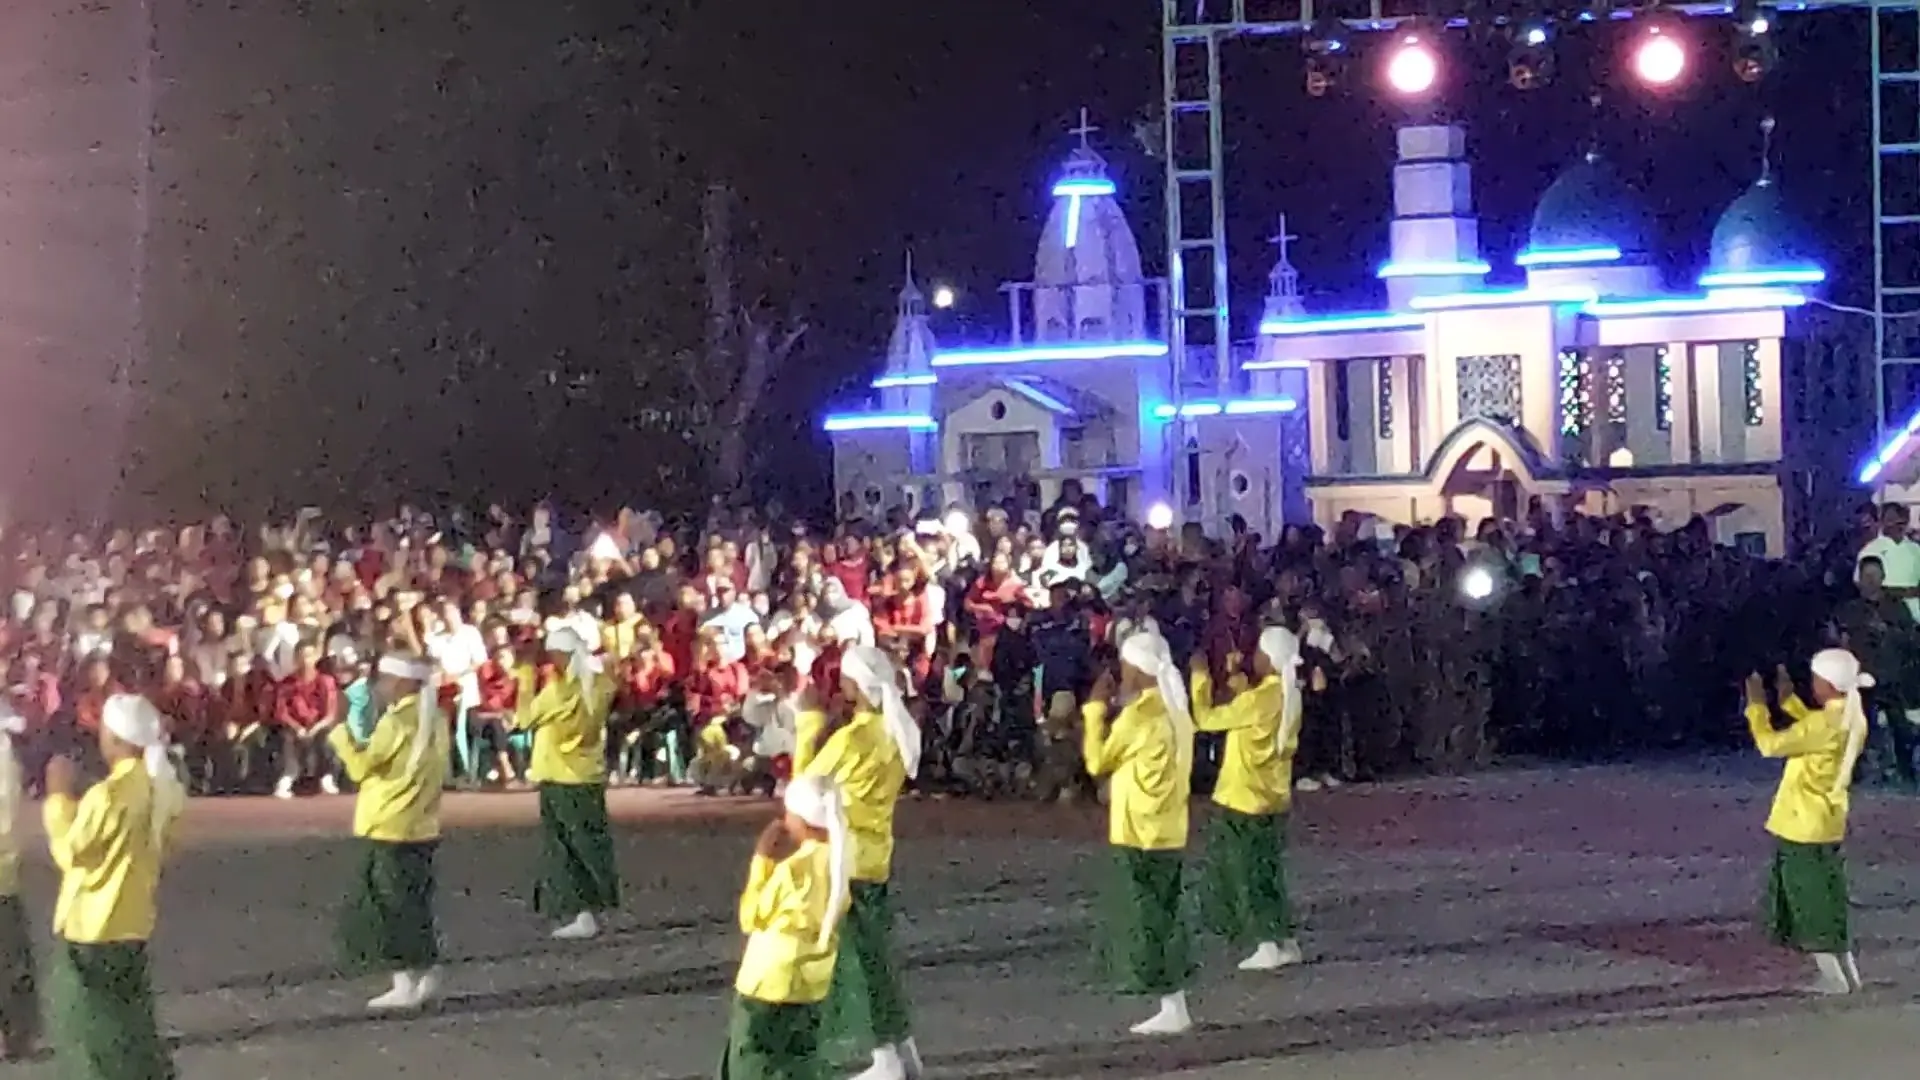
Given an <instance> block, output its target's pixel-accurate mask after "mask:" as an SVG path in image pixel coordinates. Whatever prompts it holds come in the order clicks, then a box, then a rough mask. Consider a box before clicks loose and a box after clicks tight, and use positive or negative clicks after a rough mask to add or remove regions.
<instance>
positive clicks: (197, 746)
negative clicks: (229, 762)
mask: <svg viewBox="0 0 1920 1080" xmlns="http://www.w3.org/2000/svg"><path fill="white" fill-rule="evenodd" d="M152 701H153V705H154V708H156V709H159V710H160V715H161V716H164V717H165V718H166V720H167V737H168V738H169V739H171V740H172V741H173V744H174V745H175V746H178V747H179V748H180V752H181V755H182V757H183V758H184V759H185V761H186V765H187V775H188V776H189V777H191V778H192V783H191V788H192V790H193V791H195V792H197V793H200V794H206V793H208V792H210V791H211V790H212V788H213V782H214V772H215V769H214V763H215V762H216V761H217V760H218V757H217V754H216V752H215V751H216V748H217V746H218V742H217V740H215V739H214V737H213V729H212V728H211V727H210V726H209V722H208V721H209V715H208V708H209V705H210V704H211V703H210V701H209V698H208V694H207V688H206V687H204V686H202V685H200V683H199V681H198V680H196V679H193V678H191V677H190V676H189V674H188V672H187V660H186V657H184V656H180V655H178V654H175V655H173V656H169V657H167V661H166V664H165V665H164V666H163V667H162V668H161V669H160V685H159V686H157V687H155V688H154V692H153V695H152Z"/></svg>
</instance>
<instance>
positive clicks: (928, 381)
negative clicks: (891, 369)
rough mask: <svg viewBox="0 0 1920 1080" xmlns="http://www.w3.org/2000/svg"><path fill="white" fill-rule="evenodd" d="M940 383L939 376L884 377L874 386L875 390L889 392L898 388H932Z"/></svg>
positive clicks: (876, 381) (874, 382) (874, 381)
mask: <svg viewBox="0 0 1920 1080" xmlns="http://www.w3.org/2000/svg"><path fill="white" fill-rule="evenodd" d="M939 381H940V376H938V375H882V376H880V377H879V378H877V379H875V380H873V384H872V385H873V388H874V389H875V390H889V389H892V388H893V387H896V386H932V385H934V384H936V383H938V382H939Z"/></svg>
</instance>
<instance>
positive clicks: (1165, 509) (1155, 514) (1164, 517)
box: [1147, 503, 1173, 529]
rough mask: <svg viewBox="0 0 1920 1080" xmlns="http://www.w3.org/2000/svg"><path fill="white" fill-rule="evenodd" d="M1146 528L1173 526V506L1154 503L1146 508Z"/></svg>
mask: <svg viewBox="0 0 1920 1080" xmlns="http://www.w3.org/2000/svg"><path fill="white" fill-rule="evenodd" d="M1147 528H1149V529H1171V528H1173V507H1171V506H1168V505H1167V504H1166V503H1154V504H1153V506H1152V507H1151V508H1150V509H1148V510H1147Z"/></svg>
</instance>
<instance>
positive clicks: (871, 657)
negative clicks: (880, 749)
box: [840, 645, 920, 776]
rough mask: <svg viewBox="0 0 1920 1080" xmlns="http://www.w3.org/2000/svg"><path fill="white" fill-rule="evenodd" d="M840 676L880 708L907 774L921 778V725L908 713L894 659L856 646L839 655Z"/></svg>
mask: <svg viewBox="0 0 1920 1080" xmlns="http://www.w3.org/2000/svg"><path fill="white" fill-rule="evenodd" d="M840 674H842V675H844V676H846V677H847V678H849V679H852V680H853V685H855V686H857V687H859V688H860V692H861V693H862V694H865V695H866V698H867V700H868V701H870V702H873V703H874V704H875V705H878V706H879V707H880V716H881V718H882V719H883V720H885V721H886V724H887V734H889V735H892V736H893V742H894V745H896V746H898V747H899V748H900V760H901V761H903V762H905V763H906V766H907V775H908V776H918V775H920V725H918V724H916V723H914V722H913V714H912V713H909V712H908V711H907V699H906V698H905V697H904V696H902V695H901V693H900V675H899V672H898V671H896V670H895V669H894V666H893V660H892V659H891V658H889V657H888V656H887V654H886V653H883V652H881V651H880V650H879V649H877V648H875V647H873V646H871V645H856V646H854V647H853V648H851V649H848V650H847V651H846V652H845V653H843V654H841V656H840Z"/></svg>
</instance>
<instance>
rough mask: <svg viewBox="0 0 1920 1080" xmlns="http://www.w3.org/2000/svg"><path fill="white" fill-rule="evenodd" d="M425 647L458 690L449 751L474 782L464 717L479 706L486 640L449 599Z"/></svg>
mask: <svg viewBox="0 0 1920 1080" xmlns="http://www.w3.org/2000/svg"><path fill="white" fill-rule="evenodd" d="M426 646H427V655H428V656H429V657H431V658H432V659H433V662H434V664H435V665H437V666H438V667H439V668H440V670H441V671H443V672H445V673H446V676H447V679H448V681H450V682H452V683H453V684H454V685H455V686H456V687H458V696H457V697H456V698H455V701H454V721H453V730H454V734H455V737H456V740H457V741H456V744H455V746H454V748H453V749H454V753H455V754H456V755H458V757H459V759H460V768H461V771H463V772H465V773H466V774H467V778H468V779H470V780H471V779H474V773H475V771H476V769H477V768H478V765H479V761H478V759H477V758H476V756H475V755H474V748H473V739H472V737H471V736H470V735H468V733H467V716H468V714H469V713H470V712H472V710H473V709H475V708H476V707H478V706H479V704H480V668H481V666H482V665H484V664H486V662H487V640H486V638H484V637H482V636H481V634H480V628H479V627H477V626H474V625H473V624H471V623H469V622H467V620H466V619H465V618H463V617H462V616H461V614H460V604H459V602H458V601H454V600H449V601H447V602H446V603H444V604H442V605H441V606H440V620H439V624H438V626H437V627H436V628H435V631H434V632H433V633H431V634H429V635H427V640H426Z"/></svg>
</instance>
